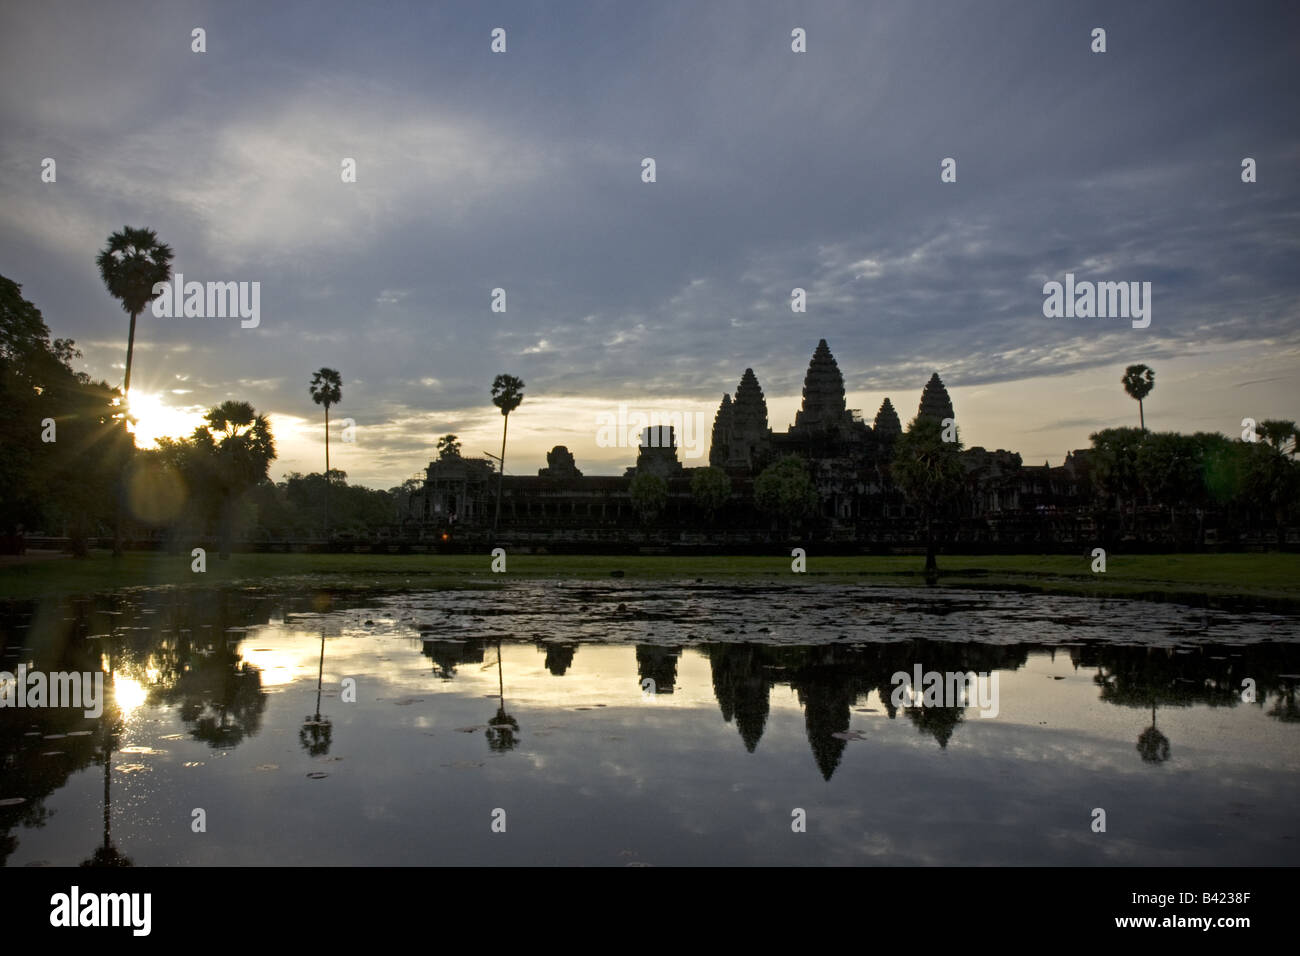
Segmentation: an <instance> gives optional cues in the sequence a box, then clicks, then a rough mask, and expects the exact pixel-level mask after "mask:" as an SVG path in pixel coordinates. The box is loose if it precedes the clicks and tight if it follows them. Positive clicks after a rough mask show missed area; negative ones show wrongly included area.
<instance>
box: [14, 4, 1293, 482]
mask: <svg viewBox="0 0 1300 956" xmlns="http://www.w3.org/2000/svg"><path fill="white" fill-rule="evenodd" d="M195 28H202V29H203V30H204V31H205V37H204V38H205V41H206V51H205V52H201V53H200V52H195V51H194V50H193V49H192V45H193V42H194V41H193V34H192V31H193V30H194V29H195ZM496 28H501V29H503V30H504V31H505V44H506V49H505V52H501V53H495V52H493V51H492V49H491V46H492V31H493V30H494V29H496ZM795 28H801V29H802V30H804V31H805V33H806V52H794V51H793V50H792V49H791V47H792V37H791V32H792V30H794V29H795ZM1096 28H1102V29H1104V30H1105V45H1106V49H1105V52H1093V49H1092V47H1093V46H1094V45H1095V40H1094V34H1093V31H1094V30H1095V29H1096ZM1298 53H1300V7H1297V6H1296V5H1295V4H1294V3H1276V4H1272V3H1252V4H1248V5H1235V4H1230V3H1191V2H1173V3H1168V2H1152V3H1143V4H1140V5H1139V4H1132V3H1114V4H1106V3H1100V4H1098V3H1094V4H1088V5H1086V7H1085V6H1084V5H1076V4H1070V5H1066V4H1044V3H1039V2H1031V0H1025V2H982V3H963V2H957V0H946V2H935V0H918V2H913V3H903V2H884V3H867V2H862V0H855V2H846V3H835V2H829V0H827V2H816V3H764V2H734V3H732V2H709V0H706V2H663V3H652V4H630V3H628V4H624V3H616V4H610V3H591V4H579V3H555V4H545V5H543V4H536V3H517V4H516V3H491V2H470V3H463V4H457V3H440V4H437V5H431V4H424V3H410V4H405V3H375V4H342V3H337V4H318V3H293V2H284V3H276V4H260V3H240V2H222V3H210V4H209V3H193V4H185V3H159V4H150V3H140V2H133V0H126V2H123V3H120V4H111V5H104V4H95V3H59V4H54V5H51V4H49V3H47V2H23V0H8V2H6V3H5V4H4V5H3V7H2V8H0V62H3V63H4V64H5V65H4V67H3V70H4V77H5V82H4V83H3V84H0V124H3V128H4V130H5V134H4V136H3V137H2V138H0V167H2V168H3V177H2V178H0V274H3V275H5V276H6V277H8V278H11V279H13V280H14V281H16V282H18V283H20V284H21V285H22V287H23V294H24V296H25V297H26V298H28V299H30V300H31V301H33V302H34V303H35V304H36V305H37V306H38V307H39V308H40V309H41V310H42V312H43V313H44V316H45V320H46V322H47V324H48V325H49V326H50V329H51V333H52V335H53V336H57V337H71V338H73V339H75V340H76V343H77V346H78V347H79V348H80V349H81V350H82V353H83V358H82V360H81V362H80V364H79V367H80V368H84V369H85V370H86V371H88V372H89V373H90V374H91V375H92V376H93V377H95V378H96V379H100V378H102V379H106V380H108V381H110V382H113V383H120V382H121V378H122V374H123V369H124V363H125V353H126V334H127V325H128V318H127V316H126V314H125V313H124V312H123V311H122V309H121V307H120V306H119V304H118V303H117V302H116V301H115V300H114V299H112V298H111V297H110V296H109V295H108V293H107V291H106V290H105V288H104V286H103V284H102V282H101V280H100V277H99V274H98V271H97V269H96V267H95V256H96V254H97V253H98V252H99V250H100V249H101V248H103V246H104V245H105V244H106V242H107V239H108V236H109V235H110V234H111V233H112V232H114V231H116V230H119V229H121V228H122V227H123V226H127V225H129V226H134V227H149V228H153V229H155V230H156V231H157V232H158V234H159V236H160V238H162V239H163V240H164V241H165V242H167V243H169V244H170V245H171V247H172V248H173V250H174V252H175V258H174V261H173V268H174V270H175V271H176V272H179V273H182V274H184V276H185V278H186V280H187V281H200V282H209V281H221V282H225V281H236V282H258V283H260V314H259V322H258V324H257V326H256V327H255V328H243V327H241V323H240V321H239V320H238V319H231V318H201V317H193V316H192V317H188V318H186V317H179V318H175V317H174V318H160V317H156V316H154V315H153V314H152V313H149V312H147V313H145V314H144V315H142V316H141V318H140V320H139V325H138V329H137V336H136V351H135V360H134V367H133V371H132V391H133V395H132V405H133V408H134V409H136V411H137V413H138V414H139V415H140V418H141V425H140V431H139V432H138V435H137V437H138V440H140V441H141V442H142V443H143V442H144V441H146V440H147V439H148V438H149V437H150V436H151V435H155V434H158V433H170V434H186V433H188V432H189V431H191V430H192V429H193V427H194V426H195V425H196V424H198V421H199V418H200V415H201V413H202V411H203V410H204V409H206V408H208V407H211V406H212V405H215V404H217V403H219V402H221V401H224V400H226V399H230V398H234V399H240V400H246V401H249V402H251V403H252V404H253V405H254V406H255V407H256V408H257V409H258V410H259V411H262V412H266V413H268V414H269V415H270V417H271V421H272V427H273V431H274V433H275V435H276V439H277V445H278V449H279V455H280V457H279V459H278V460H277V461H275V462H273V463H272V466H271V476H272V477H273V478H276V479H279V478H280V477H281V476H283V475H284V474H286V473H289V472H293V471H302V472H306V471H312V470H315V471H320V470H322V469H323V466H324V437H325V430H324V416H323V411H322V409H321V408H320V407H319V406H317V405H315V404H313V403H312V400H311V397H310V395H309V394H308V382H309V381H310V379H311V376H312V373H313V372H314V371H315V370H316V369H317V368H320V367H322V366H328V367H331V368H336V369H338V370H339V371H340V372H341V374H342V378H343V399H342V402H341V403H340V404H339V405H338V406H336V407H335V408H333V409H332V410H331V420H332V423H333V425H332V431H331V448H330V451H331V464H332V465H333V467H336V468H342V469H343V470H345V471H346V472H347V473H348V476H349V481H351V482H353V483H361V484H366V485H370V486H373V487H390V486H392V485H396V484H398V483H400V482H401V481H402V480H403V479H405V478H408V477H411V476H413V475H415V474H416V473H417V472H419V471H421V470H422V469H423V467H424V465H425V464H426V463H427V462H428V460H429V459H430V458H432V457H434V455H435V444H436V441H437V438H438V436H440V435H443V434H447V433H455V434H457V435H459V436H460V438H461V440H462V443H463V447H464V450H465V452H466V453H471V454H481V453H483V452H486V451H491V452H492V453H494V454H495V453H499V451H500V443H501V425H502V421H501V415H500V413H499V412H498V410H497V409H496V408H495V407H494V406H493V405H492V404H491V399H490V386H491V383H492V380H493V378H494V377H495V376H496V375H497V374H499V373H502V372H506V373H509V374H513V375H516V376H518V377H519V378H522V379H523V380H524V381H525V383H526V388H525V398H524V402H523V404H522V405H521V406H520V407H519V409H518V410H517V411H516V412H514V413H513V414H512V415H511V416H510V425H509V445H508V448H507V461H506V466H507V471H508V472H509V473H512V474H534V473H536V469H537V468H539V467H541V466H543V465H544V464H545V463H546V462H545V457H546V452H547V450H548V449H550V448H551V447H552V446H554V445H557V444H563V445H566V446H567V447H568V448H569V449H570V450H571V451H573V453H574V454H575V457H576V459H577V464H578V467H579V468H581V469H582V470H583V471H584V473H586V474H620V473H622V471H623V470H624V468H626V467H627V466H628V465H630V464H632V463H633V462H634V460H635V457H636V452H635V449H634V448H631V447H617V446H615V447H601V444H602V443H603V444H605V445H608V444H610V443H609V442H607V441H605V442H601V439H600V435H601V431H600V429H599V428H598V424H599V421H600V419H599V418H598V416H601V415H602V414H605V415H617V413H618V408H619V406H620V405H623V406H626V408H627V409H628V410H629V411H630V412H636V411H641V412H643V413H646V414H650V413H658V414H661V415H663V416H669V415H677V416H681V417H682V420H683V421H689V422H691V423H692V424H693V425H694V426H695V427H696V428H697V429H700V428H702V430H703V432H704V435H703V436H702V437H703V441H702V442H700V443H698V445H697V447H694V448H689V449H688V448H683V450H682V458H683V460H684V463H685V464H687V465H688V466H693V465H701V464H706V463H707V458H706V457H705V456H706V455H707V432H708V429H709V428H710V427H711V424H712V420H713V415H714V413H715V412H716V409H717V405H718V402H719V400H720V399H721V396H722V395H723V393H725V392H734V391H735V388H736V386H737V384H738V382H739V380H740V377H741V374H742V373H743V371H744V370H745V369H746V368H748V367H752V368H753V369H754V371H755V372H756V374H757V376H758V379H759V382H760V384H761V385H762V387H763V389H764V392H765V393H766V396H767V400H768V408H769V412H770V422H771V425H772V427H773V428H774V429H776V430H778V431H781V430H784V429H785V428H786V427H788V425H789V424H790V423H792V422H793V419H794V414H795V411H796V410H797V408H798V405H799V401H800V390H801V388H802V382H803V377H804V374H805V372H806V370H807V367H808V360H809V358H810V357H811V355H812V352H813V349H814V347H815V346H816V344H817V341H818V340H819V339H821V338H825V339H826V340H827V341H828V343H829V345H830V347H831V350H832V352H833V353H834V354H835V356H836V359H837V360H838V363H839V366H840V369H841V371H842V372H843V373H844V377H845V387H846V390H847V392H848V405H849V407H850V408H856V409H861V410H862V411H863V414H864V415H865V417H866V418H867V419H868V421H869V420H870V419H871V418H872V417H873V416H874V414H875V411H876V409H877V408H878V407H879V405H880V403H881V400H882V399H883V398H884V397H886V396H888V397H890V398H891V400H892V402H893V404H894V405H895V407H896V408H897V409H898V410H899V414H900V416H901V417H902V418H903V421H904V424H906V422H907V420H908V419H910V418H911V417H912V416H913V415H914V414H915V412H916V407H917V403H918V402H919V399H920V394H921V389H922V387H923V386H924V384H925V382H926V380H927V379H928V378H929V376H930V374H931V373H932V372H934V371H937V372H939V374H940V375H941V376H942V378H943V380H944V382H945V383H946V384H947V386H948V389H949V392H950V394H951V396H952V399H953V403H954V406H955V410H956V415H957V421H958V425H959V426H960V429H961V437H962V440H963V441H964V442H965V444H966V445H967V446H974V445H981V446H984V447H986V448H1007V449H1010V450H1012V451H1017V452H1019V453H1021V455H1022V456H1023V457H1024V459H1025V461H1026V463H1033V464H1041V463H1042V462H1044V461H1050V462H1051V463H1052V464H1059V463H1060V462H1061V461H1062V460H1063V458H1064V456H1065V454H1066V452H1067V451H1069V450H1071V449H1074V448H1082V447H1086V446H1087V444H1088V436H1089V435H1090V434H1091V433H1092V432H1094V431H1096V430H1098V429H1100V428H1105V427H1109V426H1113V425H1136V424H1137V421H1138V414H1137V413H1138V410H1137V408H1136V405H1135V403H1134V402H1133V401H1132V400H1131V399H1129V398H1128V397H1127V396H1126V395H1125V394H1124V392H1123V389H1122V387H1121V385H1120V378H1121V376H1122V374H1123V371H1124V368H1125V366H1127V365H1129V364H1132V363H1137V362H1143V363H1146V364H1148V365H1150V366H1152V367H1153V368H1154V369H1155V373H1156V387H1155V390H1154V392H1153V393H1152V394H1151V395H1150V396H1149V397H1148V399H1147V400H1146V402H1145V414H1146V420H1147V425H1148V427H1150V428H1153V429H1157V430H1178V431H1201V430H1204V431H1219V432H1223V433H1225V434H1229V435H1233V436H1236V435H1238V434H1239V433H1240V432H1241V430H1242V426H1241V420H1242V419H1243V418H1246V417H1250V418H1254V419H1256V420H1264V419H1267V418H1279V417H1280V418H1288V419H1296V418H1300V402H1298V401H1297V396H1298V395H1300V388H1298V387H1297V386H1300V268H1297V264H1298V263H1300V188H1298V186H1297V179H1296V173H1297V171H1298V170H1300V132H1298V129H1297V121H1296V117H1297V116H1300V82H1298V81H1300V56H1298V55H1297V54H1298ZM647 157H649V158H653V159H654V161H655V181H654V182H644V181H643V160H644V159H645V158H647ZM1246 157H1250V158H1252V159H1253V160H1255V168H1256V181H1255V182H1251V183H1245V182H1243V181H1242V161H1243V159H1244V158H1246ZM46 158H52V159H54V160H55V163H56V166H55V181H54V182H46V181H43V179H42V161H43V160H44V159H46ZM345 158H351V159H353V160H355V164H356V181H355V182H344V181H343V176H342V174H341V169H342V164H343V160H344V159H345ZM946 158H951V159H954V160H955V172H956V177H955V178H956V181H955V182H943V181H941V163H942V161H943V160H944V159H946ZM1067 273H1073V274H1074V275H1075V276H1076V279H1077V280H1079V281H1083V280H1088V281H1124V282H1150V283H1151V323H1150V325H1149V327H1147V328H1144V329H1142V328H1134V327H1133V326H1132V323H1131V322H1130V321H1129V320H1128V319H1127V318H1124V317H1108V318H1066V317H1057V318H1048V317H1046V316H1045V315H1044V312H1043V303H1044V292H1043V287H1044V283H1046V282H1049V281H1061V282H1063V281H1064V279H1065V276H1066V274H1067ZM497 288H500V289H504V290H505V305H506V310H505V311H504V312H494V311H493V310H492V301H493V289H497ZM794 288H802V289H805V290H806V294H807V308H806V311H805V312H794V311H792V309H791V290H792V289H794ZM343 419H351V420H352V422H353V423H354V425H355V427H354V428H353V429H352V430H351V431H350V432H348V434H347V436H346V437H347V438H351V439H352V441H345V435H344V431H343V429H344V427H345V426H346V424H347V423H346V422H344V421H342V420H343Z"/></svg>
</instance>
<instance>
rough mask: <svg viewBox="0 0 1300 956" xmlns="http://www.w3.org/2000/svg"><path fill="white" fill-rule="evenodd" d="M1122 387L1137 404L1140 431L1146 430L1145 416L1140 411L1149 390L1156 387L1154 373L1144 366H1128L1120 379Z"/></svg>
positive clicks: (1149, 392)
mask: <svg viewBox="0 0 1300 956" xmlns="http://www.w3.org/2000/svg"><path fill="white" fill-rule="evenodd" d="M1120 382H1122V383H1123V385H1124V391H1126V392H1128V397H1129V398H1131V399H1133V400H1134V401H1135V402H1137V403H1138V421H1139V422H1140V423H1141V425H1142V430H1143V431H1146V430H1147V420H1146V415H1145V413H1144V412H1143V411H1142V399H1144V398H1146V397H1147V396H1148V395H1150V394H1151V390H1152V389H1154V388H1155V387H1156V373H1155V372H1153V371H1152V370H1151V369H1150V368H1149V367H1147V366H1146V365H1130V366H1129V367H1128V368H1126V369H1124V377H1123V378H1122V379H1120Z"/></svg>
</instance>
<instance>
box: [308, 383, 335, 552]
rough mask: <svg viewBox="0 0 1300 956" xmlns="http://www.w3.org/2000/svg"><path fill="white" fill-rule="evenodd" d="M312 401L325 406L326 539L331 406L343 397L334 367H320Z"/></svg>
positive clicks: (311, 387)
mask: <svg viewBox="0 0 1300 956" xmlns="http://www.w3.org/2000/svg"><path fill="white" fill-rule="evenodd" d="M308 390H309V391H310V392H311V398H312V401H313V402H315V403H316V404H317V405H324V406H325V541H326V542H327V543H328V541H329V539H330V406H331V405H337V404H338V403H339V401H340V400H341V399H342V398H343V379H342V378H341V377H340V376H339V373H338V372H337V371H335V370H334V369H332V368H321V369H318V370H317V372H316V374H315V375H313V376H312V377H311V385H309V386H308Z"/></svg>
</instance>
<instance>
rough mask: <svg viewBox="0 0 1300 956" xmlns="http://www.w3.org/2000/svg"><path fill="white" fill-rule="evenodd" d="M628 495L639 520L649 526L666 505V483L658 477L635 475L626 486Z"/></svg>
mask: <svg viewBox="0 0 1300 956" xmlns="http://www.w3.org/2000/svg"><path fill="white" fill-rule="evenodd" d="M628 494H630V495H631V496H632V504H633V505H634V506H635V507H636V510H637V513H638V514H639V515H640V516H641V520H642V521H643V522H645V523H646V524H649V523H650V522H652V521H654V519H655V518H656V517H657V516H658V515H659V512H661V511H663V509H664V505H666V504H668V482H666V481H664V480H663V479H662V478H660V477H659V476H658V475H649V474H641V475H637V476H636V477H635V478H633V479H632V483H631V485H629V486H628Z"/></svg>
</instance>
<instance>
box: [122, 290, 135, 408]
mask: <svg viewBox="0 0 1300 956" xmlns="http://www.w3.org/2000/svg"><path fill="white" fill-rule="evenodd" d="M137 315H139V313H138V312H132V313H131V331H130V332H128V333H127V336H126V381H125V382H123V383H122V401H123V402H125V401H126V396H127V393H128V392H130V391H131V357H132V356H133V355H134V354H135V318H136V316H137Z"/></svg>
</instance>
